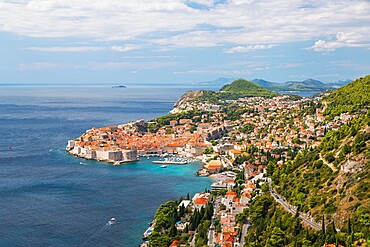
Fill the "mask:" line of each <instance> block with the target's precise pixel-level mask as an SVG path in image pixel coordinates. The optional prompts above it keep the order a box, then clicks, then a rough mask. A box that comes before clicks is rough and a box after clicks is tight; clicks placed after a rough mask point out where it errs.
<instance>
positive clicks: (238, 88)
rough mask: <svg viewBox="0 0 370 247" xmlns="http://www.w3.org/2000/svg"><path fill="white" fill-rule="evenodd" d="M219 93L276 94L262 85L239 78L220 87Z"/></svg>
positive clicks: (249, 95)
mask: <svg viewBox="0 0 370 247" xmlns="http://www.w3.org/2000/svg"><path fill="white" fill-rule="evenodd" d="M220 93H221V94H222V93H232V94H236V95H238V96H241V97H257V96H260V97H273V96H276V95H277V94H276V93H275V92H272V91H270V90H268V89H266V88H264V87H261V86H259V85H257V84H256V83H253V82H250V81H247V80H243V79H239V80H236V81H233V82H232V83H230V84H228V85H225V86H223V87H222V88H221V89H220Z"/></svg>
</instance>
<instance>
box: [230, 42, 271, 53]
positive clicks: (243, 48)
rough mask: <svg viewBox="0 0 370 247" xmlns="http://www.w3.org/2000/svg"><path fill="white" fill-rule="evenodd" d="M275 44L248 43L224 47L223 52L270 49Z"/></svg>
mask: <svg viewBox="0 0 370 247" xmlns="http://www.w3.org/2000/svg"><path fill="white" fill-rule="evenodd" d="M275 46H276V45H272V44H270V45H248V46H236V47H233V48H230V49H225V50H224V53H239V52H251V51H256V50H265V49H271V48H272V47H275Z"/></svg>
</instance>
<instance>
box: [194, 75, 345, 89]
mask: <svg viewBox="0 0 370 247" xmlns="http://www.w3.org/2000/svg"><path fill="white" fill-rule="evenodd" d="M235 80H236V79H235V78H225V77H222V78H218V79H215V80H212V81H203V82H193V83H192V84H194V85H207V86H215V87H217V86H218V87H221V86H223V85H225V84H229V83H231V82H233V81H235ZM251 82H254V83H255V84H257V85H259V86H261V87H264V88H266V89H268V90H270V91H274V92H279V91H302V92H309V91H317V92H323V91H326V90H334V89H337V88H339V87H341V86H344V85H346V84H348V83H349V82H351V80H344V81H336V82H330V83H323V82H322V81H319V80H315V79H311V78H308V79H306V80H304V81H287V82H284V83H278V82H272V81H267V80H264V79H253V80H251Z"/></svg>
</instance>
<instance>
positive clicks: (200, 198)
mask: <svg viewBox="0 0 370 247" xmlns="http://www.w3.org/2000/svg"><path fill="white" fill-rule="evenodd" d="M209 196H210V194H209V193H204V192H201V193H196V194H195V195H194V196H193V199H192V201H193V204H194V207H195V209H197V210H200V209H201V208H205V207H207V206H208V200H209Z"/></svg>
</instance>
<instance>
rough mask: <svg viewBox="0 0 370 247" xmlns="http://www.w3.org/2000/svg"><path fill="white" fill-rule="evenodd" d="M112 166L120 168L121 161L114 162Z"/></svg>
mask: <svg viewBox="0 0 370 247" xmlns="http://www.w3.org/2000/svg"><path fill="white" fill-rule="evenodd" d="M113 165H114V166H120V165H121V161H116V162H114V163H113Z"/></svg>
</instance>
